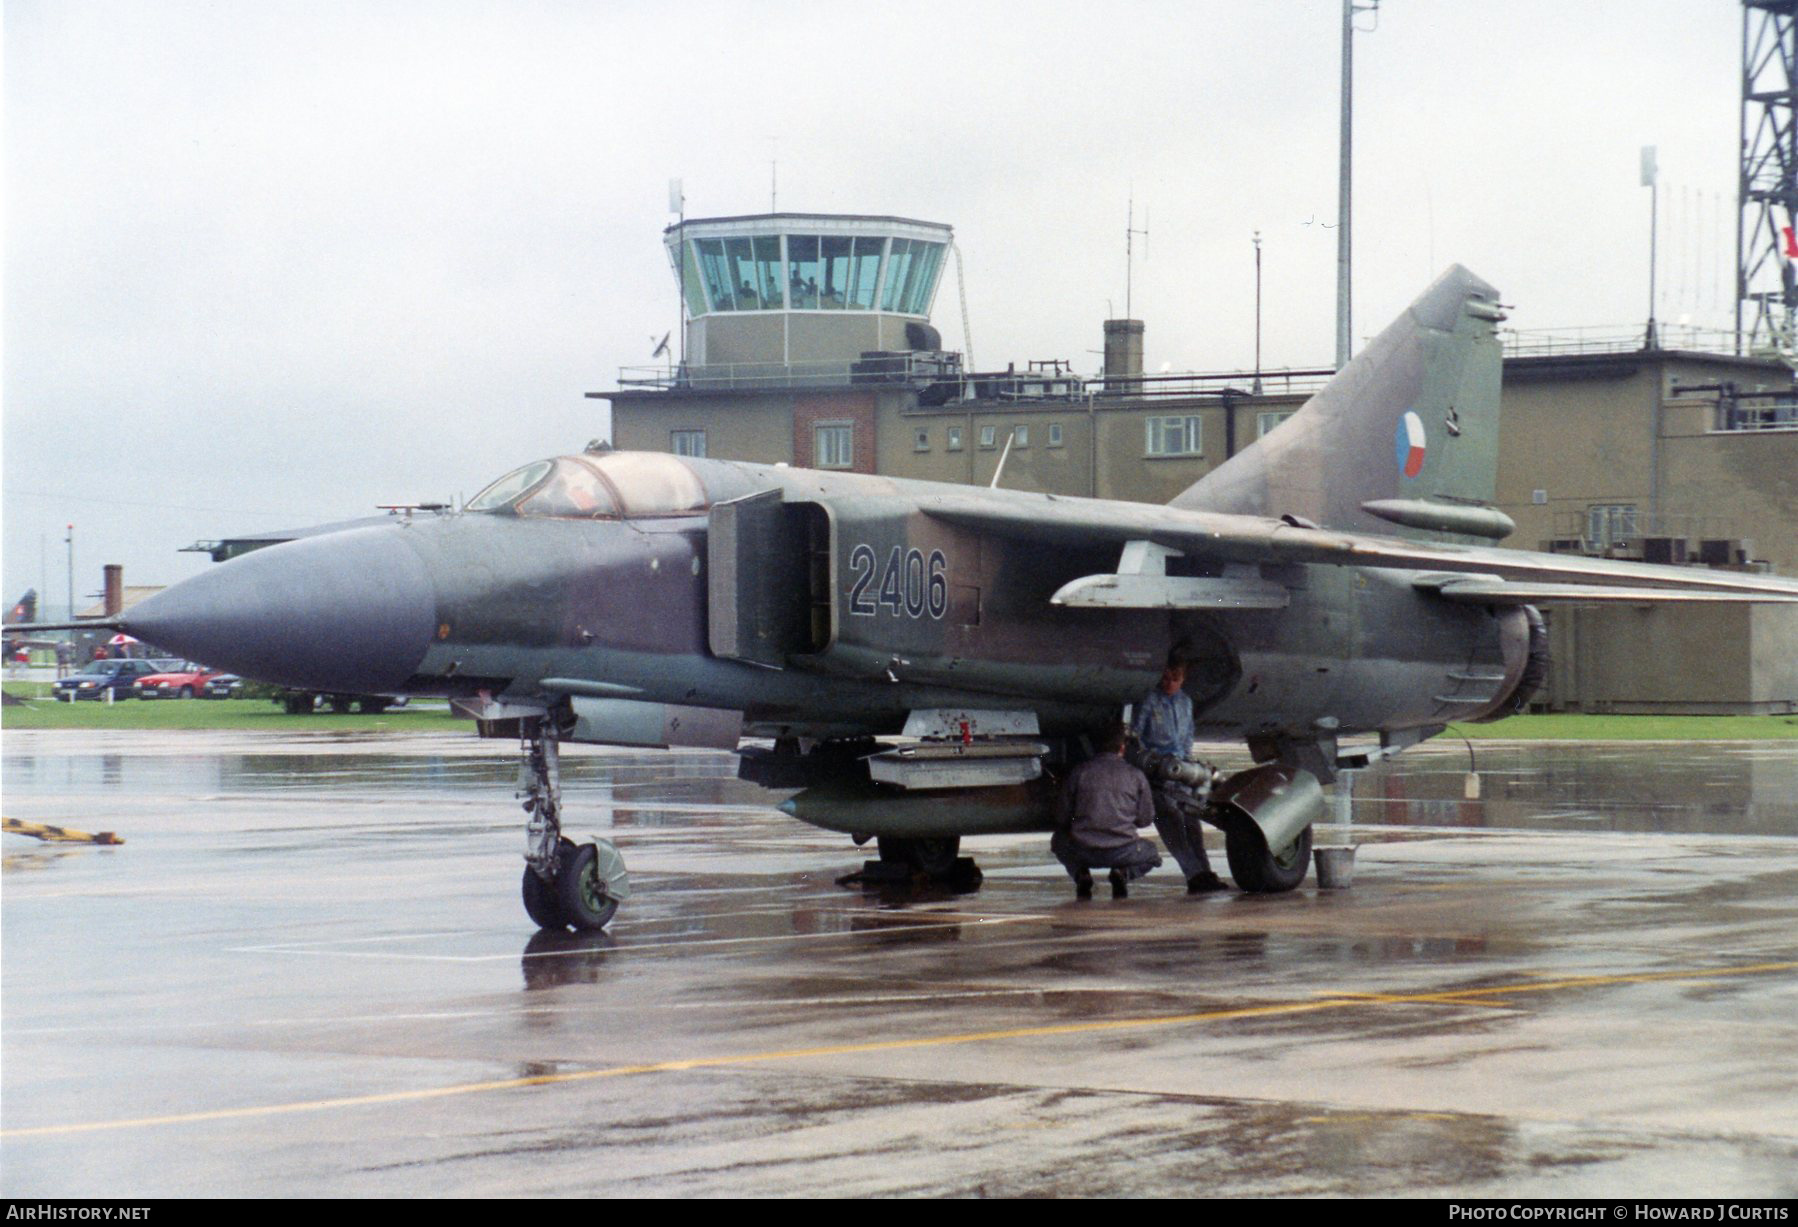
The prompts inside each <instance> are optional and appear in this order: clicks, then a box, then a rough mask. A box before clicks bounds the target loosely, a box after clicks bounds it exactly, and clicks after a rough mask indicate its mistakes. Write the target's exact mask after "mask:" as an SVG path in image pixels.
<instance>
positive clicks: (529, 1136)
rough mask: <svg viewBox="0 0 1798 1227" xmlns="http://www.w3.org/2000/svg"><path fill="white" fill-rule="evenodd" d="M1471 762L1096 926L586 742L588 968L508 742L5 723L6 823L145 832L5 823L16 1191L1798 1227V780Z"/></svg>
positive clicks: (1605, 759) (683, 763)
mask: <svg viewBox="0 0 1798 1227" xmlns="http://www.w3.org/2000/svg"><path fill="white" fill-rule="evenodd" d="M1468 753H1469V752H1468V750H1467V748H1466V747H1465V746H1463V745H1462V744H1460V743H1446V744H1440V745H1437V744H1432V745H1431V746H1426V747H1422V748H1420V749H1418V750H1413V751H1410V752H1408V753H1406V754H1405V755H1403V756H1402V757H1401V758H1400V759H1398V760H1397V761H1396V762H1395V763H1392V764H1388V765H1386V766H1383V767H1380V768H1376V769H1371V770H1368V771H1365V772H1361V773H1358V774H1357V775H1356V777H1355V779H1354V784H1353V788H1352V792H1351V794H1350V795H1349V796H1347V797H1345V798H1343V799H1341V800H1340V801H1339V803H1338V805H1337V809H1336V815H1335V816H1336V817H1337V818H1338V819H1339V820H1340V821H1338V822H1335V823H1333V824H1331V825H1330V826H1329V827H1328V828H1327V829H1325V830H1322V831H1321V833H1320V840H1319V842H1320V843H1326V844H1328V843H1338V844H1340V843H1353V844H1355V845H1357V846H1358V849H1359V851H1358V854H1357V860H1356V865H1355V884H1354V886H1353V888H1352V889H1350V890H1347V891H1320V890H1318V889H1317V888H1316V884H1315V880H1314V879H1313V880H1309V881H1307V882H1306V884H1305V885H1304V886H1303V887H1301V888H1300V889H1299V890H1298V891H1296V892H1294V893H1292V894H1290V895H1283V896H1277V897H1248V896H1240V895H1236V894H1233V893H1232V894H1228V895H1222V896H1209V897H1203V898H1196V899H1188V898H1187V897H1186V896H1185V895H1184V893H1182V891H1181V888H1180V883H1179V882H1178V880H1177V878H1176V876H1175V874H1174V873H1173V871H1172V869H1171V866H1170V867H1167V868H1164V869H1162V870H1160V871H1157V873H1155V874H1153V875H1151V876H1150V877H1149V878H1147V879H1145V880H1144V881H1142V882H1141V883H1138V884H1136V886H1135V887H1134V888H1133V892H1132V896H1131V898H1130V899H1128V900H1125V901H1118V902H1113V901H1111V900H1108V899H1100V900H1098V901H1095V902H1090V903H1077V902H1075V901H1074V899H1073V895H1072V891H1071V889H1070V887H1069V885H1068V883H1067V881H1066V879H1065V877H1064V876H1063V875H1062V873H1061V870H1060V868H1059V867H1058V866H1056V865H1055V864H1054V863H1053V862H1052V861H1051V860H1050V858H1049V856H1048V853H1047V848H1046V842H1047V841H1046V839H1044V838H1042V837H1015V838H1014V837H994V838H986V839H980V840H974V841H969V842H968V843H967V844H965V845H964V851H967V852H971V853H972V854H973V855H974V856H975V857H976V858H977V859H978V860H979V862H980V864H981V866H982V868H983V869H984V870H985V871H986V878H985V882H984V884H983V885H982V886H981V887H980V889H979V890H978V891H975V892H972V893H968V894H960V895H955V894H949V893H946V892H942V891H932V890H930V889H924V888H920V889H915V890H914V889H913V888H910V887H906V888H898V889H893V888H888V889H887V890H886V891H885V893H882V892H880V891H871V892H870V891H864V890H861V889H849V888H844V887H841V886H838V885H837V884H836V879H837V878H838V877H839V876H840V875H843V874H845V873H847V872H849V871H850V870H853V869H855V868H857V867H859V865H860V862H861V860H862V858H863V856H864V855H866V853H864V852H862V851H861V850H858V849H856V848H854V847H853V846H852V845H851V844H850V842H849V841H848V840H847V839H846V838H844V837H841V836H837V835H832V834H829V833H826V832H823V831H818V830H814V829H812V828H809V827H806V826H803V825H800V824H797V823H795V822H793V821H791V820H789V819H787V818H785V817H784V816H783V815H781V814H779V813H777V812H776V811H774V810H773V809H772V808H771V805H770V802H771V800H777V799H778V796H771V795H770V794H767V793H763V792H761V791H760V790H758V789H755V788H753V787H751V786H748V785H744V784H741V783H739V782H737V781H736V780H735V779H734V778H733V776H734V760H733V759H732V758H730V757H729V756H727V755H719V754H710V753H702V752H675V753H666V754H659V753H636V752H627V751H611V750H602V749H595V748H588V747H575V748H571V749H569V750H568V751H567V755H568V757H567V760H566V775H567V779H566V784H565V787H566V801H567V804H568V809H569V815H570V819H569V827H570V829H571V832H572V833H574V834H576V835H577V836H578V835H584V834H588V833H592V834H603V835H605V836H606V837H608V838H611V839H613V840H614V841H616V842H617V843H618V845H619V846H620V847H621V849H622V850H623V851H624V854H625V856H626V858H627V860H628V862H629V864H630V867H631V871H632V876H633V882H634V885H635V887H636V890H637V895H636V897H635V898H633V899H632V900H631V901H630V902H629V903H628V904H627V905H626V906H625V908H624V909H623V910H622V911H621V912H620V914H619V917H618V919H617V921H616V922H615V923H614V926H613V929H612V931H611V932H609V933H607V934H605V935H602V936H597V937H588V938H576V937H574V936H572V935H568V936H555V937H552V936H549V935H545V934H539V933H536V932H535V931H534V929H533V927H532V926H531V925H530V924H529V922H528V921H527V920H526V919H525V917H524V914H523V911H522V909H521V907H520V905H519V900H518V881H519V876H520V872H521V861H520V851H521V847H522V838H523V837H522V817H523V816H522V814H521V812H520V811H519V809H518V807H517V804H516V802H515V801H514V800H513V797H512V791H513V787H514V781H515V767H514V760H513V748H512V747H511V746H509V745H507V744H505V743H500V742H479V741H476V740H475V739H473V738H461V737H453V736H452V737H441V736H433V737H415V738H406V737H393V736H372V737H357V736H339V735H331V734H323V735H308V736H304V737H270V736H264V735H252V734H233V733H218V734H206V733H186V734H179V735H175V734H166V733H109V732H92V733H86V732H80V733H77V732H20V731H9V732H6V733H5V734H4V773H5V774H4V788H5V812H6V815H7V816H8V817H14V818H22V819H26V820H29V821H35V822H48V823H56V824H60V825H65V826H71V827H76V828H81V829H87V830H96V829H108V830H114V831H117V832H118V833H119V834H120V835H121V836H122V837H123V838H124V839H125V840H126V841H127V842H126V843H125V845H124V846H122V847H118V848H95V847H79V846H49V845H40V844H36V843H33V842H31V841H28V840H25V839H22V838H19V837H16V836H12V835H7V836H5V845H4V868H3V871H0V921H3V924H0V935H3V943H4V949H3V951H0V954H3V958H4V965H3V978H0V1058H3V1061H0V1191H3V1192H4V1193H5V1194H6V1195H7V1196H9V1197H26V1198H33V1197H118V1198H128V1197H150V1196H188V1195H200V1196H205V1195H244V1196H323V1195H348V1196H357V1195H378V1196H407V1197H419V1196H424V1197H434V1196H452V1195H493V1196H502V1195H574V1194H629V1195H641V1194H648V1195H732V1194H740V1195H854V1196H876V1195H903V1196H936V1195H981V1194H988V1195H1081V1194H1122V1195H1139V1194H1140V1195H1194V1194H1197V1195H1234V1196H1248V1195H1266V1194H1278V1195H1306V1196H1356V1195H1391V1194H1416V1195H1435V1196H1444V1195H1468V1196H1493V1197H1521V1196H1607V1197H1609V1196H1616V1197H1625V1196H1628V1197H1688V1196H1729V1195H1733V1196H1788V1197H1789V1196H1793V1195H1795V1194H1798V746H1794V745H1792V744H1790V743H1788V744H1785V745H1780V744H1777V743H1734V744H1724V743H1710V744H1687V745H1669V744H1646V745H1644V744H1630V745H1585V746H1541V745H1536V746H1494V745H1489V744H1483V745H1480V746H1479V747H1478V748H1477V751H1476V755H1477V765H1478V767H1479V770H1480V773H1481V794H1482V795H1481V797H1480V798H1479V799H1477V800H1468V799H1466V797H1465V796H1464V790H1465V786H1464V779H1465V773H1466V770H1467V765H1468ZM1214 855H1216V857H1217V859H1218V860H1219V861H1220V862H1221V859H1222V858H1221V851H1216V850H1214ZM1100 893H1101V895H1102V894H1103V893H1104V892H1103V890H1101V892H1100Z"/></svg>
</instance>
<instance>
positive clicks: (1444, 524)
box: [1172, 265, 1511, 537]
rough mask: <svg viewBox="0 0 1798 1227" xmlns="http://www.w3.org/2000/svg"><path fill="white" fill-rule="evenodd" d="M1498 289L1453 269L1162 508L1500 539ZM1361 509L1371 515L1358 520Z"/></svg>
mask: <svg viewBox="0 0 1798 1227" xmlns="http://www.w3.org/2000/svg"><path fill="white" fill-rule="evenodd" d="M1503 318H1504V315H1503V314H1502V313H1501V312H1500V310H1499V307H1498V291H1497V290H1494V289H1493V288H1492V287H1491V286H1489V285H1487V284H1486V283H1485V282H1484V281H1481V280H1480V279H1479V278H1478V277H1476V276H1474V275H1473V274H1472V273H1470V272H1468V271H1467V270H1466V269H1464V268H1462V267H1461V266H1460V265H1455V266H1453V267H1451V268H1450V269H1449V270H1448V271H1447V272H1445V273H1443V274H1442V276H1440V277H1438V278H1437V279H1436V281H1435V283H1434V284H1432V285H1431V286H1430V288H1429V289H1427V290H1425V291H1424V292H1423V294H1422V296H1420V297H1419V298H1418V299H1417V301H1416V302H1414V303H1412V304H1411V305H1410V307H1408V308H1407V309H1406V310H1405V313H1404V314H1403V315H1401V316H1399V318H1398V319H1397V320H1395V321H1394V322H1393V323H1392V324H1391V325H1390V326H1388V327H1387V329H1386V330H1385V331H1384V332H1382V333H1381V334H1380V335H1379V336H1378V337H1376V338H1374V340H1373V342H1372V343H1371V344H1369V345H1368V346H1367V348H1366V349H1365V350H1363V351H1362V352H1361V354H1360V356H1358V357H1357V358H1355V359H1354V360H1353V361H1352V362H1350V363H1349V364H1348V365H1347V366H1346V367H1344V368H1343V369H1342V370H1341V371H1339V372H1337V374H1336V377H1335V378H1334V379H1332V380H1330V382H1329V383H1328V384H1326V385H1324V387H1323V389H1322V390H1321V391H1319V392H1318V393H1317V394H1316V395H1315V396H1313V397H1312V398H1311V399H1310V400H1308V401H1306V402H1305V404H1304V407H1303V408H1301V409H1300V410H1299V411H1298V412H1297V413H1295V414H1293V415H1292V417H1291V418H1290V419H1288V420H1287V421H1285V422H1283V423H1281V424H1280V426H1279V428H1278V429H1276V430H1274V431H1273V432H1272V433H1271V434H1268V435H1267V436H1265V437H1264V438H1262V439H1259V440H1257V441H1256V442H1255V443H1254V444H1252V445H1251V446H1249V447H1247V448H1245V449H1244V450H1243V451H1241V452H1238V453H1237V454H1236V455H1235V456H1232V457H1231V458H1230V459H1229V460H1226V461H1225V462H1224V463H1223V464H1221V465H1219V466H1218V467H1217V468H1216V469H1213V470H1212V471H1211V472H1209V473H1207V474H1206V475H1205V476H1204V477H1202V478H1200V479H1199V480H1198V481H1197V482H1195V483H1193V485H1192V486H1191V487H1189V488H1188V489H1187V490H1186V491H1184V492H1183V493H1182V494H1180V496H1179V497H1177V498H1175V499H1174V500H1173V504H1172V505H1173V506H1175V507H1180V508H1184V509H1188V510H1195V511H1224V512H1235V513H1238V514H1242V515H1263V516H1280V515H1292V516H1297V517H1301V518H1303V519H1306V520H1310V521H1312V522H1313V523H1316V524H1318V525H1321V526H1324V527H1329V528H1340V529H1352V530H1356V531H1361V532H1387V533H1390V532H1392V531H1393V527H1392V526H1393V525H1394V524H1398V525H1400V526H1401V528H1402V529H1403V530H1409V531H1408V532H1407V535H1418V534H1427V533H1432V532H1449V533H1456V534H1471V535H1475V536H1480V537H1502V536H1505V535H1506V534H1507V533H1508V532H1509V531H1510V527H1511V525H1510V520H1509V518H1508V517H1506V516H1505V515H1504V514H1503V513H1501V512H1499V511H1497V510H1495V509H1493V508H1492V507H1491V506H1490V504H1491V501H1492V497H1493V490H1494V486H1495V483H1496V481H1497V476H1498V389H1499V379H1500V376H1501V360H1500V354H1499V345H1498V338H1497V336H1496V335H1495V326H1496V324H1497V323H1498V321H1500V320H1502V319H1503ZM1370 507H1371V510H1370Z"/></svg>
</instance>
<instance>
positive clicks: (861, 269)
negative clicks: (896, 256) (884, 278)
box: [849, 236, 886, 311]
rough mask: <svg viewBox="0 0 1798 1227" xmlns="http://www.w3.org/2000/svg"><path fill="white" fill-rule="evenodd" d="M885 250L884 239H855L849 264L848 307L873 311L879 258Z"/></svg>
mask: <svg viewBox="0 0 1798 1227" xmlns="http://www.w3.org/2000/svg"><path fill="white" fill-rule="evenodd" d="M885 248H886V240H885V239H875V238H867V237H865V236H857V237H856V239H855V250H854V252H853V254H852V255H851V256H850V262H849V305H850V306H851V307H853V308H855V309H856V310H858V311H872V310H873V309H874V295H875V293H876V291H877V290H878V289H879V287H880V257H881V255H882V254H883V253H884V251H885Z"/></svg>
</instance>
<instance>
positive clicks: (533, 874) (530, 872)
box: [524, 865, 568, 929]
mask: <svg viewBox="0 0 1798 1227" xmlns="http://www.w3.org/2000/svg"><path fill="white" fill-rule="evenodd" d="M524 910H525V914H526V915H527V916H529V917H530V918H531V919H532V920H534V921H536V922H537V927H538V928H539V929H566V928H567V927H568V918H567V917H566V916H564V915H563V914H562V898H561V895H560V894H558V893H557V891H556V888H555V887H554V886H552V885H551V884H550V883H548V882H545V881H544V880H543V879H542V878H540V877H538V876H537V871H536V870H535V869H532V868H531V867H530V866H529V865H526V866H525V867H524Z"/></svg>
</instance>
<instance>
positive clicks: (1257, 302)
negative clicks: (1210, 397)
mask: <svg viewBox="0 0 1798 1227" xmlns="http://www.w3.org/2000/svg"><path fill="white" fill-rule="evenodd" d="M1254 390H1255V395H1256V396H1260V395H1261V232H1260V231H1259V230H1257V231H1255V384H1254Z"/></svg>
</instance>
